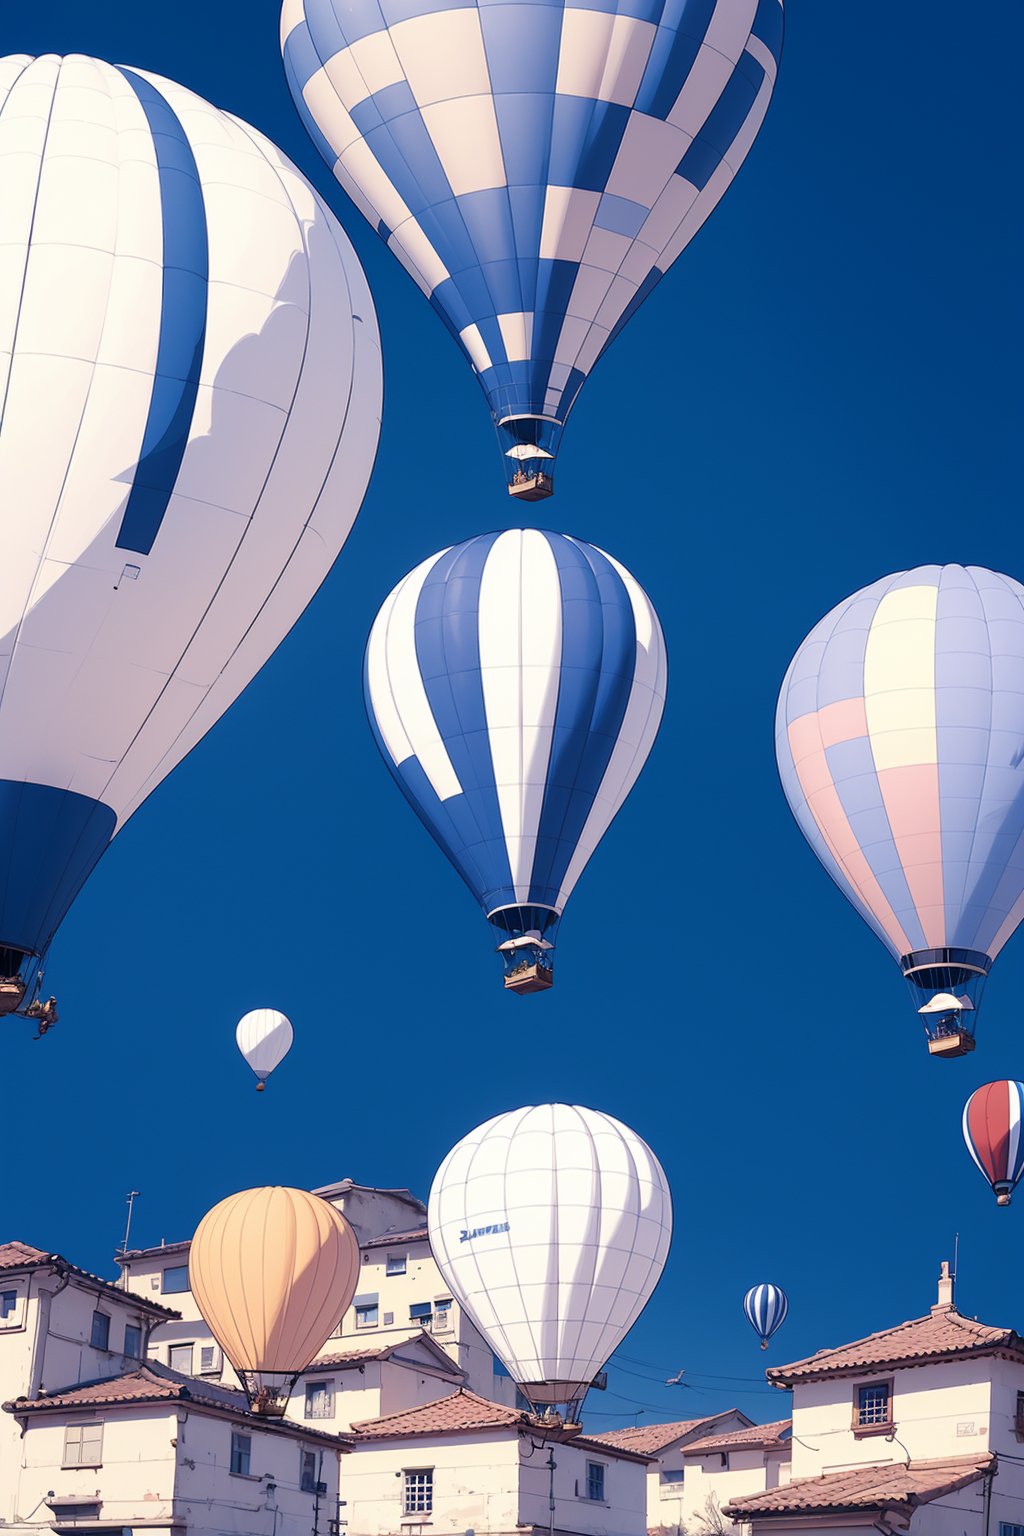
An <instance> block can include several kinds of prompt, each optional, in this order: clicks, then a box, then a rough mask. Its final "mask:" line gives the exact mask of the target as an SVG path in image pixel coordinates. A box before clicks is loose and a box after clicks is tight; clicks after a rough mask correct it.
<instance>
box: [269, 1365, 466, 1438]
mask: <svg viewBox="0 0 1024 1536" xmlns="http://www.w3.org/2000/svg"><path fill="white" fill-rule="evenodd" d="M318 1381H325V1382H329V1383H330V1385H331V1404H330V1406H331V1412H330V1414H329V1415H328V1416H327V1417H326V1418H318V1419H316V1420H315V1421H314V1425H313V1427H314V1428H316V1429H325V1430H329V1431H331V1432H332V1433H345V1432H346V1431H347V1430H348V1429H350V1428H351V1426H352V1425H353V1424H355V1423H358V1422H359V1421H360V1420H362V1419H376V1418H379V1417H380V1416H381V1415H382V1414H388V1413H401V1412H403V1411H404V1410H405V1409H406V1408H418V1407H420V1406H421V1405H422V1404H424V1403H434V1402H436V1401H437V1399H438V1398H439V1397H447V1396H448V1395H449V1393H451V1392H454V1391H456V1390H457V1389H458V1387H459V1385H460V1384H459V1382H458V1381H457V1380H455V1379H450V1380H445V1379H443V1378H442V1377H441V1376H439V1375H435V1374H430V1373H429V1372H420V1371H417V1370H415V1369H414V1368H413V1367H412V1366H409V1365H402V1364H400V1363H398V1362H396V1361H393V1360H367V1361H365V1362H364V1363H363V1366H362V1368H361V1369H360V1368H359V1367H358V1366H349V1367H346V1368H345V1369H344V1370H338V1369H337V1368H336V1367H335V1368H334V1369H332V1370H324V1371H317V1370H315V1369H313V1368H310V1370H308V1371H306V1372H304V1373H303V1375H302V1377H301V1378H300V1379H299V1382H298V1383H297V1385H296V1388H295V1392H294V1394H293V1395H292V1398H291V1401H290V1402H289V1404H288V1413H287V1417H288V1418H289V1419H291V1420H293V1421H294V1422H295V1423H300V1424H301V1423H309V1422H310V1421H309V1420H307V1418H306V1384H307V1383H309V1382H318Z"/></svg>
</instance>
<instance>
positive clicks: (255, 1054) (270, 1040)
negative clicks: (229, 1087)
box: [235, 1008, 294, 1087]
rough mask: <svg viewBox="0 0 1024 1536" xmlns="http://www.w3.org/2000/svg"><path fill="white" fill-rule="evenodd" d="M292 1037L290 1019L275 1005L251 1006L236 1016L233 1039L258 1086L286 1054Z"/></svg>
mask: <svg viewBox="0 0 1024 1536" xmlns="http://www.w3.org/2000/svg"><path fill="white" fill-rule="evenodd" d="M293 1038H294V1035H293V1032H292V1026H291V1023H290V1021H289V1020H288V1019H287V1018H286V1017H285V1015H284V1014H283V1013H278V1011H277V1009H276V1008H254V1009H253V1010H252V1012H251V1013H247V1014H245V1015H244V1016H243V1017H242V1018H240V1019H239V1021H238V1025H237V1028H236V1029H235V1040H236V1041H237V1042H238V1049H239V1050H240V1051H241V1053H242V1055H243V1056H244V1057H245V1059H246V1061H247V1062H248V1063H249V1065H250V1067H251V1068H252V1070H253V1071H254V1072H255V1074H256V1077H257V1078H258V1080H259V1084H260V1087H262V1086H263V1084H264V1082H265V1081H266V1079H267V1078H268V1077H269V1076H270V1074H271V1072H273V1070H274V1068H275V1067H278V1066H280V1065H281V1062H282V1061H283V1060H284V1058H285V1057H286V1056H287V1055H288V1052H289V1051H290V1050H291V1048H292V1040H293Z"/></svg>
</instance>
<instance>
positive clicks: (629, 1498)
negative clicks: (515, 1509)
mask: <svg viewBox="0 0 1024 1536" xmlns="http://www.w3.org/2000/svg"><path fill="white" fill-rule="evenodd" d="M539 1444H540V1442H539V1441H537V1440H535V1439H534V1438H533V1437H532V1436H530V1435H525V1436H522V1437H520V1441H519V1464H520V1473H519V1523H520V1524H521V1525H534V1526H538V1527H540V1528H541V1529H543V1530H545V1531H546V1530H547V1528H548V1525H549V1522H550V1519H551V1510H550V1503H549V1501H550V1489H551V1473H550V1470H549V1469H548V1466H547V1461H548V1457H549V1454H550V1453H551V1452H552V1451H553V1453H554V1458H555V1475H554V1493H555V1526H556V1529H558V1530H560V1531H580V1532H584V1533H588V1536H642V1533H643V1532H644V1531H645V1530H646V1528H647V1465H646V1463H645V1462H642V1461H627V1460H625V1458H623V1457H617V1456H609V1455H607V1454H606V1453H604V1452H602V1450H601V1447H600V1446H596V1445H591V1446H580V1445H577V1444H574V1442H573V1441H571V1440H569V1441H566V1442H565V1443H563V1444H554V1445H552V1444H550V1443H549V1444H548V1445H546V1446H541V1447H540V1448H539V1449H535V1448H534V1447H536V1446H539ZM592 1462H596V1463H598V1464H599V1465H600V1466H602V1467H603V1468H604V1492H605V1497H604V1499H603V1500H602V1501H600V1502H598V1501H596V1500H591V1499H589V1498H588V1497H587V1468H588V1464H590V1463H592Z"/></svg>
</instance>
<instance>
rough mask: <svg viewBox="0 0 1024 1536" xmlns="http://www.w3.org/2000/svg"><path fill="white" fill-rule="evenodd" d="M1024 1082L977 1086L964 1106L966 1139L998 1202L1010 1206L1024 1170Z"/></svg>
mask: <svg viewBox="0 0 1024 1536" xmlns="http://www.w3.org/2000/svg"><path fill="white" fill-rule="evenodd" d="M1022 1111H1024V1083H1017V1082H1012V1081H1008V1080H1003V1081H1001V1082H997V1083H985V1084H984V1086H983V1087H981V1088H977V1089H975V1091H974V1093H972V1094H971V1096H970V1098H969V1099H968V1100H967V1103H966V1104H965V1105H964V1127H963V1128H964V1141H965V1142H966V1143H967V1150H968V1152H969V1153H970V1154H971V1156H972V1158H973V1159H974V1161H975V1163H976V1164H977V1166H978V1168H980V1170H981V1172H982V1173H983V1174H984V1175H985V1178H986V1179H987V1180H988V1182H989V1184H990V1185H991V1188H992V1193H993V1194H994V1195H995V1197H996V1204H997V1205H1009V1203H1010V1196H1011V1195H1012V1193H1013V1191H1014V1189H1016V1187H1017V1183H1018V1181H1019V1179H1020V1176H1021V1174H1022V1173H1024V1136H1022V1135H1021V1120H1022V1119H1024V1115H1022Z"/></svg>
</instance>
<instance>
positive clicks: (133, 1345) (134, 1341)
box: [124, 1323, 142, 1360]
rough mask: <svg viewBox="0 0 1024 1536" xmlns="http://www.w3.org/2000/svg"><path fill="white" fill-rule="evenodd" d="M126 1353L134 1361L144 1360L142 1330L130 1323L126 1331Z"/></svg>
mask: <svg viewBox="0 0 1024 1536" xmlns="http://www.w3.org/2000/svg"><path fill="white" fill-rule="evenodd" d="M124 1352H125V1354H126V1355H130V1356H131V1358H132V1359H133V1360H141V1359H142V1329H141V1328H137V1327H136V1326H135V1324H134V1323H128V1324H127V1325H126V1327H125V1330H124Z"/></svg>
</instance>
